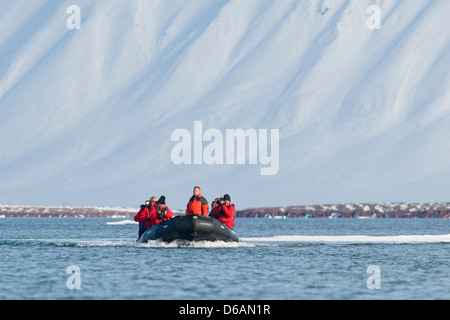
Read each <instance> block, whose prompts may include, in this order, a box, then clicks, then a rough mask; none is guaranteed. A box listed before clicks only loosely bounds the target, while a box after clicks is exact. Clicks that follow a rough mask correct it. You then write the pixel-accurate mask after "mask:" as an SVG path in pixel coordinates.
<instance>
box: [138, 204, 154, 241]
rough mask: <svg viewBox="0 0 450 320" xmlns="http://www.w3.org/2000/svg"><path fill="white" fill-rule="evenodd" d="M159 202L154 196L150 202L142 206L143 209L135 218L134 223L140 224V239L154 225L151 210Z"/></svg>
mask: <svg viewBox="0 0 450 320" xmlns="http://www.w3.org/2000/svg"><path fill="white" fill-rule="evenodd" d="M157 201H158V198H157V197H155V196H153V197H151V198H150V201H146V203H145V204H143V205H141V209H140V210H139V212H138V213H137V214H136V216H135V217H134V221H136V222H139V238H140V237H141V235H142V234H143V233H144V232H145V230H147V229H148V228H150V227H151V226H152V225H153V224H152V219H150V210H151V208H153V206H154V205H155V204H156V202H157Z"/></svg>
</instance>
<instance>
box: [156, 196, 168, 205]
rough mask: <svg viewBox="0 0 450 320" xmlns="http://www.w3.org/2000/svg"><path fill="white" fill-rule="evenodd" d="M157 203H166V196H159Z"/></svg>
mask: <svg viewBox="0 0 450 320" xmlns="http://www.w3.org/2000/svg"><path fill="white" fill-rule="evenodd" d="M158 203H159V204H166V197H165V196H161V197H159V200H158Z"/></svg>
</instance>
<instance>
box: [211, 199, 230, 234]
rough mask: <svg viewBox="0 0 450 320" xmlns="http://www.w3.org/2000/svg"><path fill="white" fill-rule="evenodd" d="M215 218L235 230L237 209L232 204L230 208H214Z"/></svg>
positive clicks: (225, 206)
mask: <svg viewBox="0 0 450 320" xmlns="http://www.w3.org/2000/svg"><path fill="white" fill-rule="evenodd" d="M213 217H214V218H216V219H219V220H220V221H222V222H223V223H225V224H226V225H227V227H228V228H230V229H233V226H234V219H235V218H236V208H235V207H234V204H230V205H229V206H227V205H223V206H217V207H215V208H214V211H213Z"/></svg>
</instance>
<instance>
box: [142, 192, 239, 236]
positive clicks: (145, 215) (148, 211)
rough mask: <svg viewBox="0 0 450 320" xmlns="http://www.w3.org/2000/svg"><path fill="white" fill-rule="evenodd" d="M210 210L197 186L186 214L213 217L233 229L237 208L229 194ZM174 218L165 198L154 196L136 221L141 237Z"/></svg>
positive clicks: (144, 206) (217, 201)
mask: <svg viewBox="0 0 450 320" xmlns="http://www.w3.org/2000/svg"><path fill="white" fill-rule="evenodd" d="M208 208H209V207H208V201H207V200H206V198H205V197H203V195H202V194H201V190H200V187H199V186H195V187H194V194H193V195H192V197H191V198H190V199H189V202H188V204H187V206H186V214H187V215H204V216H211V217H213V218H216V219H218V220H219V221H222V222H223V223H224V224H225V225H226V226H227V227H228V228H230V229H233V226H234V219H235V217H236V208H235V206H234V204H232V203H231V198H230V195H229V194H225V195H224V196H223V197H222V198H216V199H215V200H214V202H213V203H212V208H211V212H209V209H208ZM172 217H173V213H172V211H171V210H170V209H169V207H168V206H167V205H166V197H165V196H161V197H160V198H159V199H158V198H156V197H154V196H153V197H151V198H150V200H148V201H146V203H145V204H143V205H141V209H140V210H139V212H138V213H137V214H136V216H135V217H134V220H135V221H136V222H139V237H141V235H142V234H143V233H144V232H145V230H147V229H148V228H150V227H152V226H154V225H156V224H159V223H161V222H162V221H163V220H170V219H172Z"/></svg>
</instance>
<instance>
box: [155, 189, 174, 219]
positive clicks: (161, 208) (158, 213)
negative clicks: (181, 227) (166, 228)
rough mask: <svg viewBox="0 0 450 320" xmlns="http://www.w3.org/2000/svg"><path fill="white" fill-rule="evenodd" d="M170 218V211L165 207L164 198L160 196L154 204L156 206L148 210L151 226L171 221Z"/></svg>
mask: <svg viewBox="0 0 450 320" xmlns="http://www.w3.org/2000/svg"><path fill="white" fill-rule="evenodd" d="M172 217H173V213H172V211H171V210H170V209H169V207H168V206H166V197H165V196H161V197H160V198H159V200H158V201H157V202H156V205H155V206H153V207H152V208H151V210H150V219H152V221H153V225H155V224H159V223H161V222H163V220H169V219H172Z"/></svg>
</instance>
